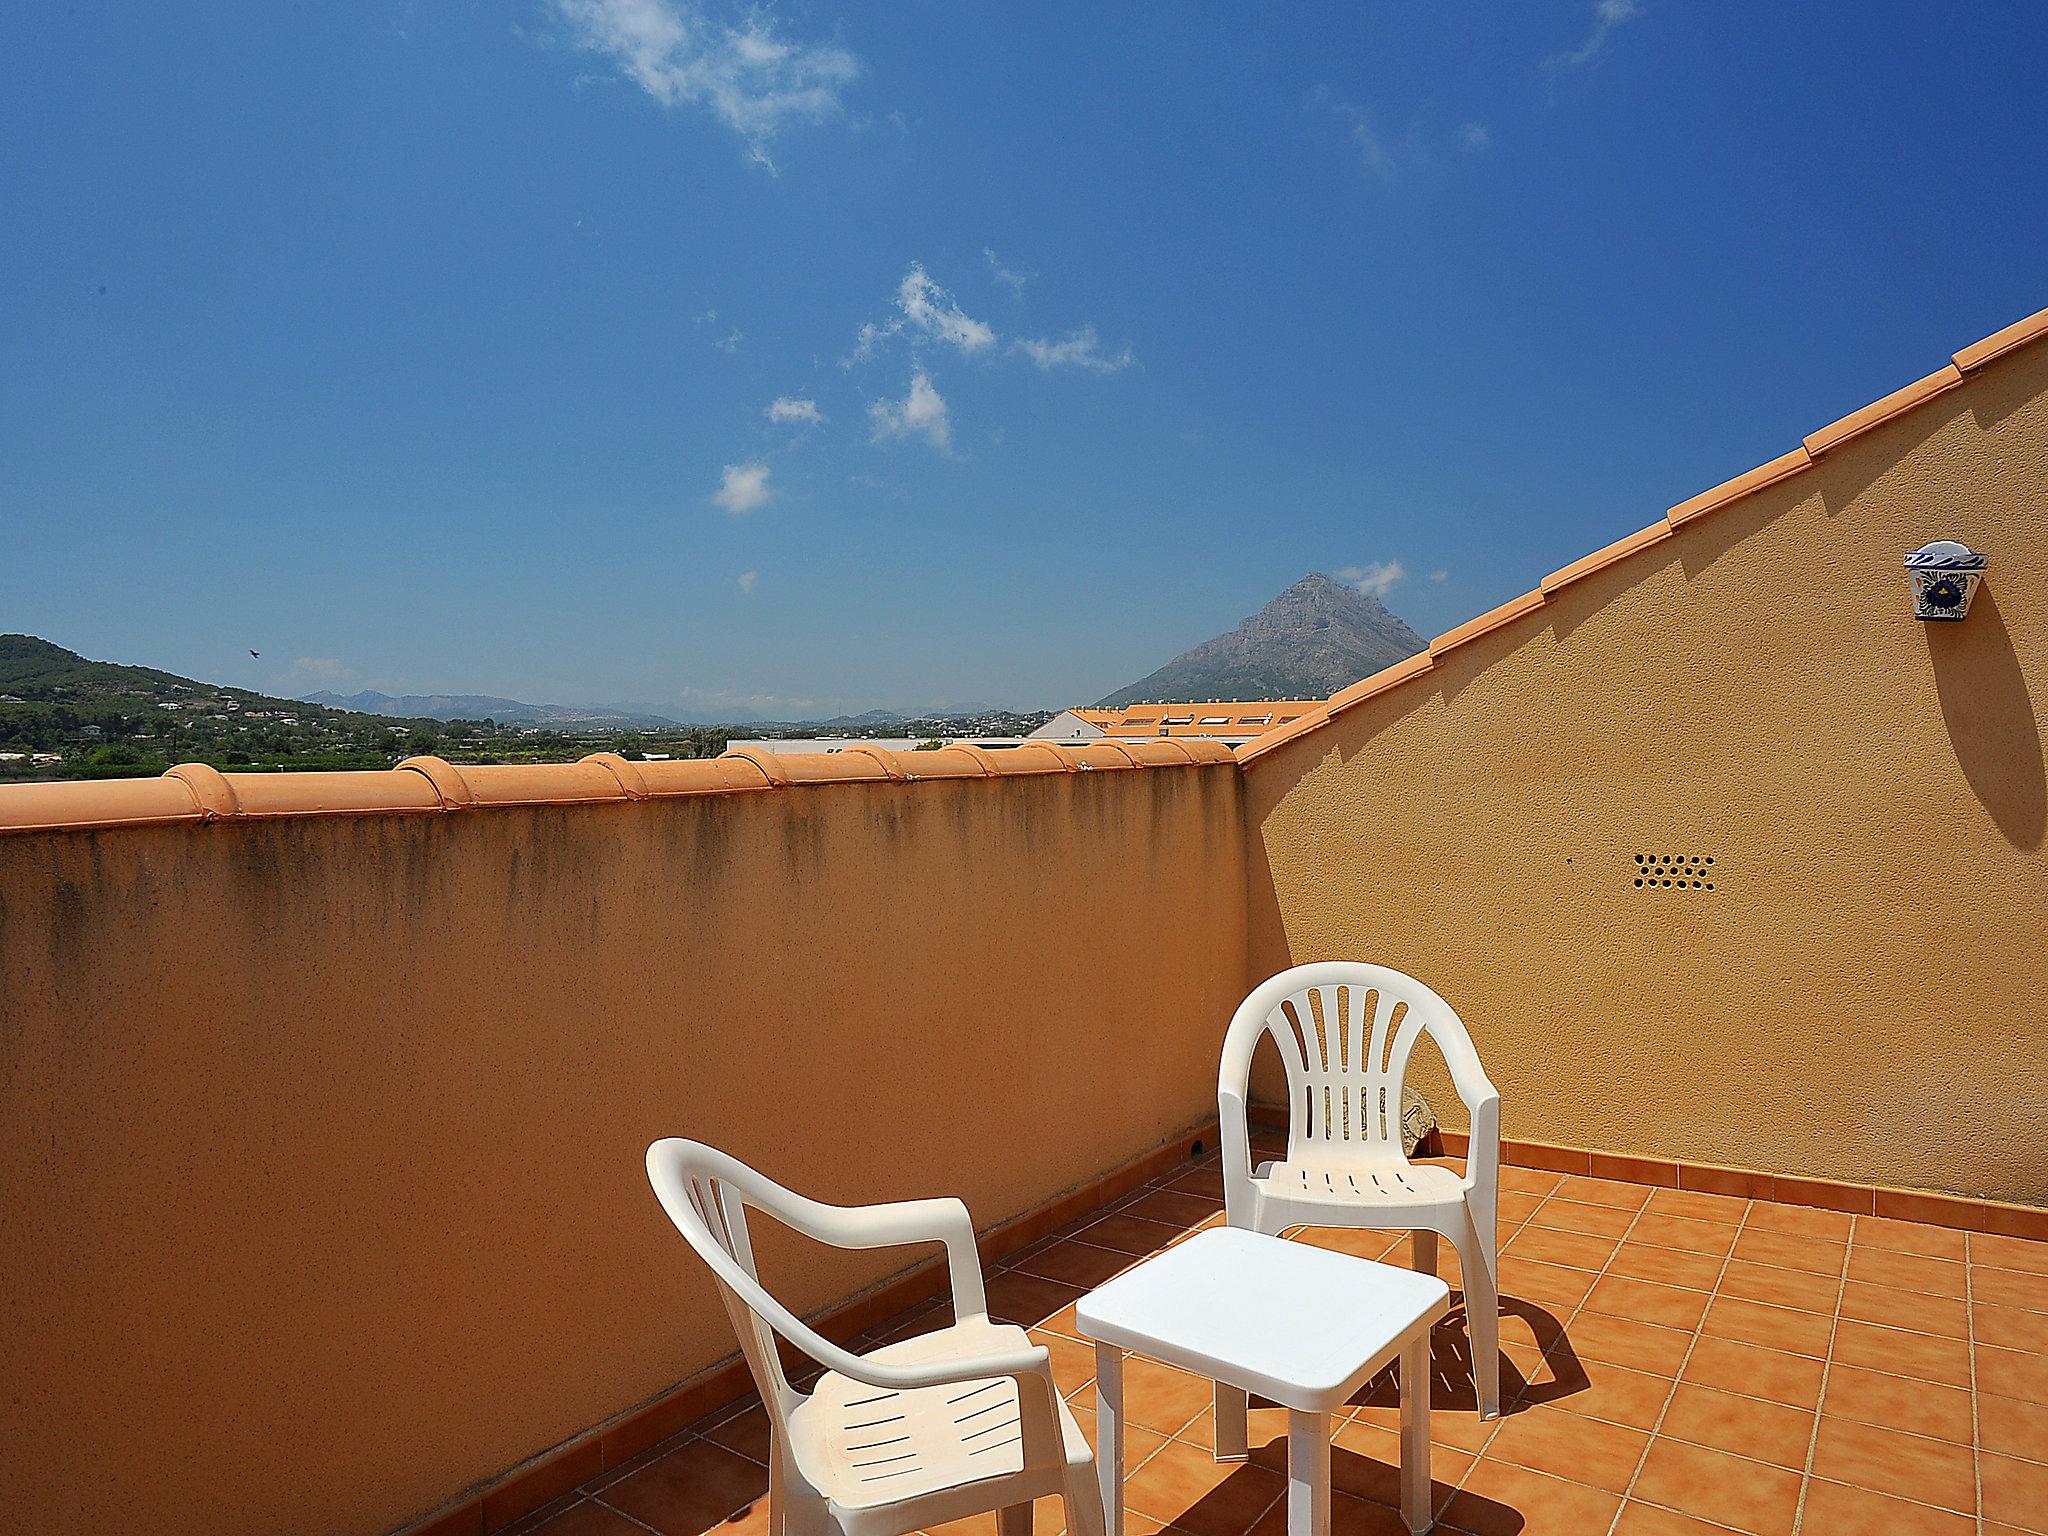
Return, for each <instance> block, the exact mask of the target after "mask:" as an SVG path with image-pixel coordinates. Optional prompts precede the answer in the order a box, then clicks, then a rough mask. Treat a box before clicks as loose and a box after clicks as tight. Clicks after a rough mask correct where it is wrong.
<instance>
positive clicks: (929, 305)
mask: <svg viewBox="0 0 2048 1536" xmlns="http://www.w3.org/2000/svg"><path fill="white" fill-rule="evenodd" d="M896 307H897V308H898V309H900V310H902V311H903V318H904V319H906V320H908V321H909V322H910V323H911V324H912V325H914V326H916V327H917V328H918V330H920V331H922V332H923V333H924V334H925V335H927V336H929V337H931V338H932V339H933V340H935V341H944V342H949V343H951V344H952V345H953V346H956V347H958V348H959V349H960V350H961V351H962V352H979V351H981V350H982V349H983V348H985V347H992V346H994V345H995V343H996V333H995V332H994V331H992V330H990V329H989V328H988V326H986V325H984V324H983V323H982V322H981V321H979V320H976V319H973V318H972V317H970V316H969V315H967V314H965V313H964V312H963V311H962V310H961V308H960V306H959V305H958V304H956V303H954V302H953V295H951V294H950V293H948V292H946V290H945V289H943V288H941V287H940V286H939V285H938V284H937V283H935V282H933V281H932V280H931V279H930V278H929V277H927V276H926V275H925V270H924V267H923V266H922V265H916V264H914V265H912V267H911V269H910V270H909V271H908V272H906V273H905V274H904V275H903V281H902V282H900V283H898V284H897V285H896Z"/></svg>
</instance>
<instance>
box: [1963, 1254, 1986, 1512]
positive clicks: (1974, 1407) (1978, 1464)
mask: <svg viewBox="0 0 2048 1536" xmlns="http://www.w3.org/2000/svg"><path fill="white" fill-rule="evenodd" d="M1963 1333H1964V1335H1965V1342H1966V1343H1967V1344H1968V1345H1969V1348H1970V1475H1971V1476H1972V1477H1973V1478H1975V1479H1976V1483H1977V1536H1984V1428H1983V1425H1982V1423H1981V1422H1980V1419H1981V1415H1982V1410H1981V1408H1980V1405H1979V1403H1978V1400H1977V1245H1976V1243H1974V1242H1973V1241H1971V1239H1970V1235H1969V1234H1968V1233H1964V1234H1963Z"/></svg>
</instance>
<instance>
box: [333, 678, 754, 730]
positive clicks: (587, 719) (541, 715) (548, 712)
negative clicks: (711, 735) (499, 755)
mask: <svg viewBox="0 0 2048 1536" xmlns="http://www.w3.org/2000/svg"><path fill="white" fill-rule="evenodd" d="M303 697H304V699H305V701H306V702H307V703H308V704H319V705H323V706H325V707H326V708H328V709H346V710H350V711H352V712H354V713H356V714H359V715H398V716H402V717H405V718H408V719H412V718H418V719H426V720H495V721H497V722H498V723H499V724H500V725H508V724H509V725H547V726H601V727H605V728H608V729H611V730H619V731H629V730H657V731H659V730H669V729H672V728H673V727H675V726H678V725H689V724H697V723H700V722H698V721H694V720H683V719H680V718H678V717H677V716H675V715H658V714H654V713H652V712H651V711H647V710H641V709H609V708H605V707H602V706H591V705H581V704H523V703H521V702H520V701H519V700H518V699H501V698H497V697H495V696H494V695H491V694H487V693H407V694H399V695H395V696H394V695H392V694H388V693H378V692H376V691H375V690H374V689H367V688H366V689H364V690H363V691H362V692H361V693H348V694H341V693H332V692H329V691H326V690H324V689H323V690H322V691H321V692H319V693H308V694H305V695H303ZM759 718H760V717H759V716H758V715H748V714H746V713H745V712H744V711H742V712H740V714H739V715H737V716H735V715H721V716H720V717H719V719H718V721H717V722H716V723H718V724H725V723H728V722H731V721H733V720H735V719H748V720H757V719H759Z"/></svg>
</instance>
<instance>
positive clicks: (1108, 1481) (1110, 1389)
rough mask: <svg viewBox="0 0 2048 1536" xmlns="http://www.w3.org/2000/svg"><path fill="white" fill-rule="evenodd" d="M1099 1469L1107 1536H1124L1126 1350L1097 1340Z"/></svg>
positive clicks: (1096, 1422)
mask: <svg viewBox="0 0 2048 1536" xmlns="http://www.w3.org/2000/svg"><path fill="white" fill-rule="evenodd" d="M1095 1470H1096V1475H1097V1476H1098V1477H1100V1478H1101V1479H1102V1524H1103V1530H1104V1536H1124V1352H1123V1351H1122V1350H1121V1349H1119V1348H1118V1347H1117V1346H1116V1345H1114V1344H1105V1343H1103V1342H1102V1341H1101V1340H1100V1339H1097V1340H1096V1341H1095Z"/></svg>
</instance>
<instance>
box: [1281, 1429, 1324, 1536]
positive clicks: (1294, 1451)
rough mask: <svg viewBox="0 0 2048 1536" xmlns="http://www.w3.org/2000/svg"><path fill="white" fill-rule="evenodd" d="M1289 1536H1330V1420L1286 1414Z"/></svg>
mask: <svg viewBox="0 0 2048 1536" xmlns="http://www.w3.org/2000/svg"><path fill="white" fill-rule="evenodd" d="M1287 1536H1330V1416H1329V1415H1328V1414H1327V1413H1303V1412H1301V1411H1300V1410H1299V1409H1297V1408H1290V1409H1288V1410H1287Z"/></svg>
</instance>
